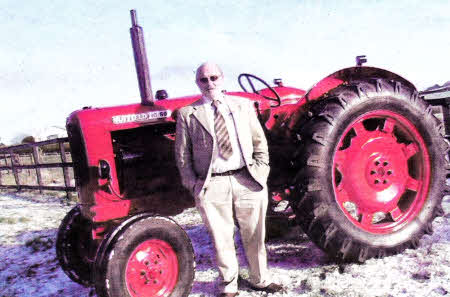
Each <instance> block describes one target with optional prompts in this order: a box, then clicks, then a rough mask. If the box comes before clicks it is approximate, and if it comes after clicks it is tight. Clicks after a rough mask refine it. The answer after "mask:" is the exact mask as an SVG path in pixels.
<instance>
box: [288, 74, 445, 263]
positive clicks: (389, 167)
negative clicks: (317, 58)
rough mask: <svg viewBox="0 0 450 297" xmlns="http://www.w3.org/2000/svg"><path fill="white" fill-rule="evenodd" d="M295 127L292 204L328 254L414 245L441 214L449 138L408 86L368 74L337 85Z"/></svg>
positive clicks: (356, 256)
mask: <svg viewBox="0 0 450 297" xmlns="http://www.w3.org/2000/svg"><path fill="white" fill-rule="evenodd" d="M310 114H312V117H311V118H310V120H309V121H308V122H307V123H306V125H304V126H303V128H302V129H301V132H300V136H301V139H302V141H303V143H302V146H301V148H300V150H299V153H298V156H299V157H298V158H299V159H298V160H297V164H300V168H301V169H300V170H299V174H298V175H297V177H296V181H295V183H296V195H295V197H296V199H295V200H294V205H295V209H296V214H297V218H298V220H299V223H300V225H301V226H302V227H303V229H304V231H305V232H306V233H307V234H308V235H309V237H310V238H311V239H312V240H313V241H314V242H315V243H316V244H317V245H318V246H319V247H320V248H322V249H323V250H324V251H326V252H327V253H328V254H330V255H331V256H333V257H336V258H338V259H344V260H352V261H355V260H356V261H360V262H363V261H364V260H365V259H367V258H370V257H374V256H384V255H389V254H395V253H398V252H401V251H402V250H404V249H405V248H408V247H417V245H418V241H419V239H420V237H421V236H422V235H423V234H425V233H428V234H429V233H431V232H432V222H433V220H434V218H435V217H436V216H437V215H440V214H441V213H442V208H441V200H442V197H443V195H444V194H443V192H444V187H445V166H446V160H445V154H446V150H447V143H446V142H445V141H444V138H443V136H442V134H441V133H442V125H440V123H439V122H438V121H437V120H436V118H435V117H434V116H433V115H432V113H431V109H430V108H428V106H427V105H426V103H425V102H424V101H423V100H421V99H420V98H418V96H417V93H416V92H414V90H411V89H409V88H406V87H403V86H402V85H401V83H399V82H395V81H385V80H382V79H374V80H373V81H359V82H354V83H352V84H349V85H343V86H340V87H338V88H336V89H334V90H333V91H331V92H330V93H329V94H327V95H326V97H324V98H322V99H321V100H319V101H318V102H317V103H314V104H313V106H312V107H311V113H310Z"/></svg>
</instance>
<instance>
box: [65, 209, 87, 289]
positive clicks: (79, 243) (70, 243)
mask: <svg viewBox="0 0 450 297" xmlns="http://www.w3.org/2000/svg"><path fill="white" fill-rule="evenodd" d="M92 244H93V242H92V236H91V228H90V223H89V221H88V220H87V219H85V218H83V216H82V215H81V211H80V206H79V205H77V206H75V207H74V208H73V209H72V210H71V211H69V212H68V213H67V215H66V216H65V218H64V219H63V220H62V222H61V225H60V226H59V229H58V234H57V236H56V257H57V258H58V261H59V264H60V265H61V268H62V270H63V271H64V272H65V273H66V274H67V275H68V276H69V277H70V279H72V280H73V281H75V282H77V283H79V284H81V285H84V286H90V285H92V281H91V267H92V265H91V264H92V261H91V259H90V257H89V251H91V250H92V248H93V247H92V246H91V245H92Z"/></svg>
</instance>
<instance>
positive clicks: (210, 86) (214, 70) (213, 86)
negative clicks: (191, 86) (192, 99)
mask: <svg viewBox="0 0 450 297" xmlns="http://www.w3.org/2000/svg"><path fill="white" fill-rule="evenodd" d="M195 81H196V83H197V86H198V88H199V89H200V91H201V92H202V95H203V96H205V97H208V98H210V99H212V100H214V99H217V98H219V97H221V96H222V84H223V73H222V70H221V69H220V67H219V66H218V65H217V64H214V63H210V62H206V63H203V64H202V65H200V67H198V69H197V75H196V80H195Z"/></svg>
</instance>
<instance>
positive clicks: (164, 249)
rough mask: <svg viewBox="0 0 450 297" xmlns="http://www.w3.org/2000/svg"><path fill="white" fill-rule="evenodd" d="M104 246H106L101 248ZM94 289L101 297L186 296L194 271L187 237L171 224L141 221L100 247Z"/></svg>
mask: <svg viewBox="0 0 450 297" xmlns="http://www.w3.org/2000/svg"><path fill="white" fill-rule="evenodd" d="M105 244H106V246H105ZM99 250H100V251H102V250H104V255H103V256H102V259H101V260H100V261H99V262H98V263H96V272H95V288H96V292H97V294H98V296H101V297H138V296H149V297H152V296H160V297H162V296H188V295H189V292H190V291H191V288H192V283H193V280H194V271H195V261H194V251H193V248H192V244H191V241H190V239H189V237H188V236H187V234H186V233H185V232H184V231H183V229H181V227H180V226H178V225H177V224H176V223H175V222H174V221H172V220H170V219H167V218H163V217H143V218H140V219H138V220H135V221H133V222H132V223H131V224H128V225H126V226H125V227H124V228H123V229H122V230H121V231H120V232H118V233H116V234H115V236H114V238H112V240H105V241H104V242H103V243H102V246H100V249H99Z"/></svg>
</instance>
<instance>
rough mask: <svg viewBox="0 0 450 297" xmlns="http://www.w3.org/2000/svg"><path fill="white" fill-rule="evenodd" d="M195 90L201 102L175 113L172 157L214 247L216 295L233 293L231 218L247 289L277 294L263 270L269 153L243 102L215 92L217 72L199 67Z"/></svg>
mask: <svg viewBox="0 0 450 297" xmlns="http://www.w3.org/2000/svg"><path fill="white" fill-rule="evenodd" d="M196 83H197V85H198V87H199V89H200V91H201V93H202V95H203V96H202V98H201V99H200V100H197V101H196V102H194V103H192V104H191V105H189V106H186V107H183V108H181V109H180V110H179V113H178V117H177V134H176V144H175V151H176V159H177V166H178V169H179V171H180V174H181V179H182V182H183V185H184V186H185V187H186V188H187V189H189V190H190V191H191V193H192V195H193V196H194V197H195V201H196V206H197V208H198V210H199V212H200V214H201V216H202V219H203V221H204V223H205V225H206V226H207V227H208V230H209V232H210V234H211V237H212V239H213V242H214V246H215V249H216V255H217V264H218V266H219V272H220V275H221V277H222V280H223V281H222V284H221V293H220V296H222V297H233V296H236V295H237V294H238V293H237V292H238V285H237V280H238V270H239V269H238V260H237V257H236V251H235V247H234V239H233V238H234V217H235V218H236V220H237V223H238V224H239V229H240V232H241V238H242V242H243V245H244V248H245V252H246V256H247V259H248V262H249V266H250V283H251V287H252V288H253V289H255V290H259V291H266V292H269V293H274V292H278V291H281V290H282V289H283V288H282V287H281V286H280V285H278V284H275V283H272V282H271V280H270V275H269V271H268V269H267V255H266V249H265V245H264V239H265V215H266V210H267V204H268V194H267V185H266V184H267V176H268V175H269V170H270V168H269V154H268V149H267V141H266V138H265V135H264V132H263V129H262V127H261V124H260V123H259V121H258V119H257V117H256V112H255V109H254V107H253V105H252V104H251V102H250V101H249V100H247V99H244V98H240V97H235V96H229V95H225V94H224V93H223V91H222V83H223V73H222V70H221V69H220V68H219V66H217V65H216V64H213V63H204V64H202V65H201V66H200V67H199V68H198V69H197V74H196Z"/></svg>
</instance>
